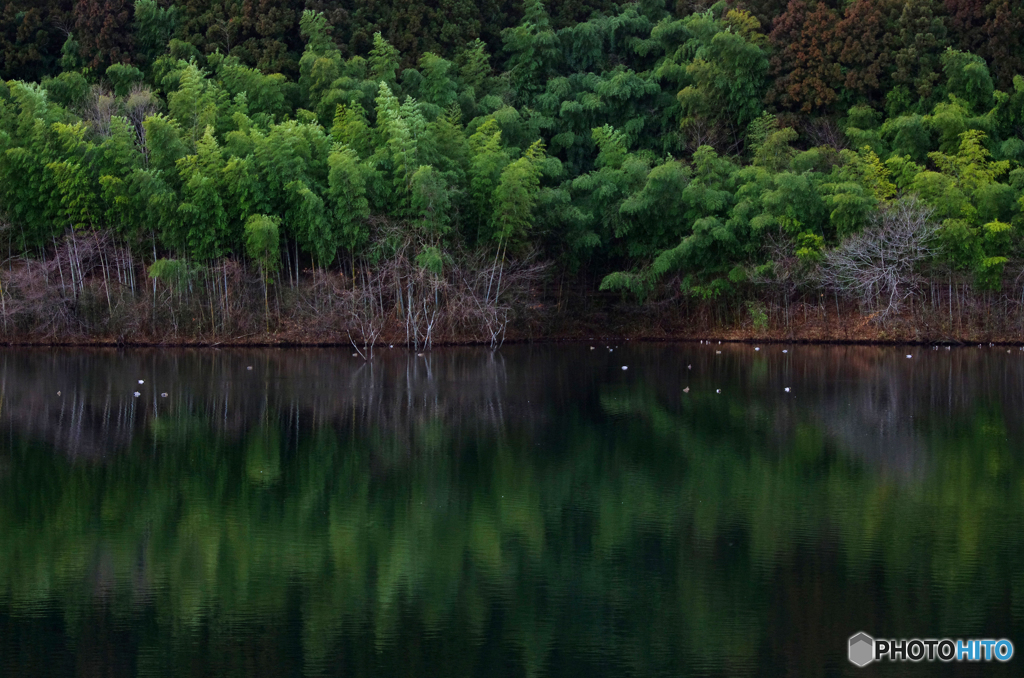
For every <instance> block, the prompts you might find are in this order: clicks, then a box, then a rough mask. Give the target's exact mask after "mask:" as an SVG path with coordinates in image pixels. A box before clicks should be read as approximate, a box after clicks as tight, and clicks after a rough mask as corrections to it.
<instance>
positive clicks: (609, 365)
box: [0, 343, 1024, 676]
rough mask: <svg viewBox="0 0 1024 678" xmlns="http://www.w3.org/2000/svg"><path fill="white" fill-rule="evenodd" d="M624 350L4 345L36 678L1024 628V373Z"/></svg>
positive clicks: (590, 661) (657, 651) (864, 352)
mask: <svg viewBox="0 0 1024 678" xmlns="http://www.w3.org/2000/svg"><path fill="white" fill-rule="evenodd" d="M614 348H615V350H614V352H612V351H608V350H607V349H606V348H604V344H603V343H601V344H599V345H597V348H595V350H593V351H591V350H590V348H589V345H582V346H578V345H570V346H555V347H550V346H548V347H528V346H513V347H506V348H505V349H503V350H502V351H501V352H499V353H491V352H489V351H486V350H482V349H450V350H448V349H446V350H440V351H436V352H434V353H433V354H431V355H429V356H427V357H423V358H420V357H416V356H412V355H409V354H407V353H405V352H403V351H398V350H397V349H393V350H391V351H384V352H382V353H383V354H382V355H380V357H379V359H376V360H375V361H374V362H373V363H372V364H366V363H364V362H363V361H361V360H359V359H358V358H352V357H350V355H349V353H350V352H347V351H344V350H316V351H313V350H282V351H275V350H265V351H228V350H224V351H214V350H191V351H190V350H174V351H166V350H159V351H158V350H138V351H114V350H109V351H108V350H89V351H79V350H75V351H71V350H68V351H40V350H10V351H7V352H5V353H2V354H0V435H2V439H3V441H4V442H3V443H2V444H0V553H3V554H4V557H3V558H2V559H0V657H2V659H0V668H3V669H4V670H3V671H2V672H3V673H4V674H5V675H30V674H39V673H47V672H50V673H54V674H59V675H73V674H79V675H93V674H96V673H111V674H112V675H125V674H138V675H206V674H210V675H221V674H235V673H238V674H239V675H243V674H244V675H300V674H304V675H321V674H338V675H353V674H354V675H393V674H396V673H401V674H403V675H469V674H480V673H483V674H486V675H503V674H509V675H517V676H518V675H524V674H526V675H595V676H599V675H645V676H646V675H676V676H678V675H783V674H795V675H808V676H814V675H825V674H830V675H831V674H835V673H836V672H840V671H845V670H846V669H847V668H848V665H847V664H846V660H845V655H844V654H843V653H844V651H845V639H846V638H847V637H848V636H849V635H850V634H851V633H852V632H854V631H857V630H866V631H868V632H870V633H874V634H876V635H878V636H893V637H900V636H936V635H950V636H953V637H967V636H977V635H988V636H992V637H1003V636H1006V637H1010V638H1011V639H1012V638H1013V637H1014V635H1013V634H1014V632H1015V631H1017V630H1019V629H1021V628H1022V619H1024V602H1022V601H1024V565H1022V564H1021V562H1020V556H1021V553H1022V551H1021V547H1022V545H1024V539H1022V537H1021V536H1020V534H1021V529H1020V528H1021V527H1022V525H1021V522H1022V517H1021V516H1022V515H1024V514H1022V511H1021V509H1022V508H1024V506H1022V504H1024V496H1022V493H1021V488H1022V487H1024V482H1022V481H1024V474H1022V465H1021V445H1020V442H1019V441H1020V440H1021V436H1020V435H1019V434H1020V431H1019V428H1020V426H1021V415H1020V412H1021V411H1022V405H1024V402H1022V400H1024V353H1022V352H1018V351H1014V352H1012V353H1011V354H1007V353H1006V352H1005V349H996V348H993V349H988V348H985V349H974V348H972V349H958V350H953V351H945V350H942V351H932V350H930V349H927V348H915V349H913V350H912V352H911V354H912V355H913V357H912V358H906V354H907V350H906V349H893V348H864V347H811V346H795V347H788V348H787V352H786V353H783V352H782V347H776V346H764V347H762V348H761V350H760V351H757V352H754V351H753V349H752V347H749V346H733V345H722V346H717V345H716V346H713V347H712V346H703V345H693V344H686V345H635V346H631V345H628V344H625V345H622V346H614ZM717 351H721V353H717ZM623 365H627V366H628V367H629V369H628V370H625V371H624V370H622V369H621V367H622V366H623ZM249 367H251V368H252V369H248V368H249ZM140 379H141V380H143V382H144V383H143V384H142V385H139V383H138V381H139V380H140ZM787 387H788V388H790V391H789V392H788V393H787V392H786V391H785V389H786V388H787ZM684 389H689V390H688V391H684ZM58 391H59V392H60V395H58ZM136 391H138V392H139V396H137V397H136V396H135V395H134V393H135V392H136ZM162 393H167V396H166V397H162V396H161V394H162ZM899 668H900V673H901V674H906V673H913V672H914V671H918V672H919V673H922V674H924V673H929V674H930V673H934V672H935V671H936V670H940V671H941V670H946V671H951V672H956V671H964V670H966V669H968V668H971V667H963V666H951V667H937V666H932V665H927V666H924V665H922V666H905V667H899ZM973 668H975V669H977V668H978V667H973ZM982 668H984V669H985V671H986V673H992V672H993V671H996V672H997V671H998V670H1000V669H1002V670H1008V669H1007V667H992V666H985V667H982Z"/></svg>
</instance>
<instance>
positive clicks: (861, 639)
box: [849, 631, 875, 667]
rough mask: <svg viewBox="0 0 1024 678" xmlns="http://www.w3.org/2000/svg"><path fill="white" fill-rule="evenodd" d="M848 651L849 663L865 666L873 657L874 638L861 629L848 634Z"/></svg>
mask: <svg viewBox="0 0 1024 678" xmlns="http://www.w3.org/2000/svg"><path fill="white" fill-rule="evenodd" d="M849 652H850V654H849V657H850V662H851V663H853V664H855V665H857V666H860V667H864V666H867V665H868V664H870V663H871V662H872V661H873V660H874V658H875V639H874V638H872V637H871V636H869V635H868V634H866V633H864V632H863V631H861V632H860V633H858V634H856V635H853V636H850V646H849Z"/></svg>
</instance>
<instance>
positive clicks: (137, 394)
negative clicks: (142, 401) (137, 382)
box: [133, 391, 142, 398]
mask: <svg viewBox="0 0 1024 678" xmlns="http://www.w3.org/2000/svg"><path fill="white" fill-rule="evenodd" d="M133 395H134V396H135V397H136V398H138V397H139V396H140V395H142V394H141V393H139V392H138V391H136V392H135V393H134V394H133Z"/></svg>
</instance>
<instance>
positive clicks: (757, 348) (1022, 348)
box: [57, 339, 1024, 398]
mask: <svg viewBox="0 0 1024 678" xmlns="http://www.w3.org/2000/svg"><path fill="white" fill-rule="evenodd" d="M627 341H628V339H627ZM700 343H701V344H702V345H703V344H706V345H708V346H710V345H711V342H710V341H707V340H703V339H702V340H701V341H700ZM718 343H719V345H720V344H721V343H722V342H721V341H719V342H718ZM993 346H995V344H994V343H989V347H993ZM394 347H395V345H394V344H389V345H388V348H394ZM982 347H983V345H982V344H978V348H982ZM605 348H606V349H608V352H609V353H613V352H614V351H615V347H613V346H607V345H606V346H605ZM931 348H932V350H933V351H938V350H939V349H940V348H941V347H940V346H932V347H931ZM595 349H596V347H595V346H591V347H590V350H591V351H593V350H595ZM945 349H946V350H947V351H948V350H950V347H949V346H946V347H945ZM760 350H761V347H760V346H755V347H754V351H760ZM1018 350H1020V351H1024V346H1019V347H1018ZM782 352H783V353H789V349H786V348H784V349H782ZM1006 352H1007V353H1012V351H1011V350H1010V349H1006ZM721 353H722V352H721V351H720V350H716V351H715V354H716V355H721ZM352 355H353V356H358V355H359V354H358V353H353V354H352ZM425 355H426V354H425V353H417V354H416V356H417V357H419V358H422V357H424V356H425ZM913 357H914V355H913V354H912V353H908V354H907V358H913ZM245 369H246V370H247V371H250V372H251V371H252V365H248V366H247V367H246V368H245ZM628 369H629V366H628V365H623V366H622V370H623V371H626V370H628ZM686 369H688V370H692V369H693V365H687V366H686ZM145 383H146V381H145V380H144V379H139V385H142V384H145ZM782 390H783V391H784V392H786V393H790V387H789V386H786V387H784V388H783V389H782ZM689 392H690V387H689V386H687V387H686V388H684V389H683V393H689ZM721 392H722V389H720V388H716V389H715V393H721ZM60 395H61V392H60V391H57V397H60ZM132 395H133V396H134V397H136V398H138V397H140V396H141V395H142V393H141V392H139V391H135V392H134V393H132ZM160 397H161V398H166V397H167V393H166V392H164V393H161V394H160Z"/></svg>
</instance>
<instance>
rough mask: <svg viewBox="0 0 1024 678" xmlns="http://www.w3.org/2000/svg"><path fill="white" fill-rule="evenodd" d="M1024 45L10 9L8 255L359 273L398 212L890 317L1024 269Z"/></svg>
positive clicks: (753, 14) (950, 11)
mask: <svg viewBox="0 0 1024 678" xmlns="http://www.w3.org/2000/svg"><path fill="white" fill-rule="evenodd" d="M1022 40H1024V4H1021V3H1017V2H1013V1H1011V0H855V1H844V0H817V1H816V0H789V1H788V2H785V1H783V0H733V1H731V2H719V3H716V4H711V3H710V2H701V1H700V0H679V1H678V2H677V3H676V4H675V5H669V4H666V3H665V2H663V1H661V0H647V1H645V2H639V3H621V4H619V3H614V2H611V1H609V0H598V1H594V2H591V1H587V0H573V1H556V0H552V1H551V2H548V3H544V2H542V1H541V0H525V2H522V3H519V2H508V1H507V0H488V1H487V2H481V3H470V2H466V1H464V0H442V1H440V2H422V1H412V2H403V3H383V2H376V1H370V2H360V3H350V2H325V1H323V0H310V1H309V2H307V3H305V4H302V5H299V4H294V3H285V2H281V3H273V2H266V1H261V2H244V3H242V2H239V3H235V2H217V3H207V2H201V1H200V0H186V1H184V2H181V3H175V4H167V3H160V2H157V1H156V0H138V1H137V2H135V3H134V5H131V4H129V3H126V2H122V1H121V0H80V1H79V2H70V1H67V0H65V1H61V2H41V1H39V0H13V1H12V2H7V3H6V4H5V6H4V13H3V17H2V23H0V50H2V52H3V61H2V66H0V68H2V70H0V75H2V76H3V77H4V78H5V79H8V78H9V80H6V82H3V83H0V218H2V220H3V223H4V224H5V225H6V226H7V229H6V232H7V234H8V241H9V243H10V247H11V248H12V253H21V254H25V255H30V256H36V255H41V254H44V252H45V249H46V248H47V247H50V246H54V247H56V242H57V239H58V238H61V237H63V235H64V234H66V233H69V232H70V233H74V232H76V231H78V232H81V231H86V232H96V231H102V232H104V233H109V234H111V235H112V236H113V237H114V238H115V239H118V240H119V241H123V242H124V243H128V244H131V245H132V246H135V247H136V249H137V250H138V251H145V252H151V253H152V257H153V262H152V263H153V265H154V266H155V268H153V267H151V268H150V275H151V276H152V277H157V278H159V277H161V276H162V277H164V278H167V277H169V276H173V275H174V270H175V269H174V262H177V261H185V262H188V261H192V262H196V261H209V260H215V259H218V258H222V257H225V256H230V257H244V258H246V259H247V260H248V261H250V262H252V263H253V265H255V266H258V267H259V269H260V271H261V272H262V275H264V276H266V277H267V278H268V279H269V278H272V277H273V276H274V275H275V273H276V272H277V271H278V270H279V269H280V268H281V265H282V263H281V262H282V259H284V261H289V259H287V256H288V255H289V253H292V254H291V255H290V256H293V257H296V258H297V257H298V256H299V255H300V252H301V254H302V256H303V257H304V261H305V262H306V263H307V264H308V265H310V266H312V267H313V268H314V269H316V268H321V269H322V268H325V267H330V266H340V267H342V269H343V270H355V268H356V266H357V264H356V262H357V261H364V262H371V263H372V262H373V261H374V260H375V258H379V257H381V256H385V255H386V254H387V249H388V247H392V248H393V247H394V242H393V241H394V234H395V233H396V230H395V229H396V228H397V229H398V231H399V232H401V233H404V234H405V235H406V236H407V242H411V243H413V244H412V247H413V249H414V250H415V251H413V252H412V254H411V255H410V256H412V257H413V260H414V261H415V262H416V264H417V265H418V266H420V267H421V268H423V269H424V270H427V271H434V272H436V273H438V274H440V272H441V271H442V270H443V269H444V267H445V266H446V262H447V261H448V260H449V259H450V258H451V257H452V256H454V255H453V253H454V252H457V251H462V252H464V251H470V250H479V251H486V252H490V253H491V255H493V256H494V257H496V258H500V260H501V261H505V259H506V258H508V259H515V258H516V257H523V256H526V255H527V254H531V253H532V254H534V255H537V254H539V256H540V257H541V258H543V259H545V260H549V261H552V262H555V263H556V264H557V265H558V266H559V268H560V270H566V271H569V272H572V273H574V274H585V275H586V276H589V278H590V279H592V280H594V281H595V284H596V283H597V282H599V283H600V286H601V287H602V288H603V289H608V290H620V291H623V292H625V293H628V294H631V295H635V296H636V297H638V298H649V297H650V295H651V294H653V293H655V292H656V291H657V290H659V289H665V285H666V283H667V282H669V281H671V285H669V287H671V289H674V290H676V293H678V292H679V291H680V290H682V292H683V293H686V294H688V295H691V296H695V297H697V298H702V299H712V298H718V297H720V296H722V295H726V296H728V295H736V294H740V295H742V294H744V292H743V290H744V289H749V288H750V285H751V284H753V283H765V284H768V283H771V284H775V285H776V288H777V289H779V290H782V292H785V290H788V289H789V286H791V285H796V284H797V282H795V281H800V280H805V281H807V280H811V281H815V284H818V285H830V286H832V287H834V288H837V289H839V290H842V291H845V292H848V293H850V294H851V295H853V296H858V298H862V299H867V298H871V299H876V300H877V299H879V298H882V297H884V298H886V299H887V300H888V301H887V303H888V308H890V309H893V308H897V307H898V305H899V304H898V302H899V301H900V300H901V299H903V298H904V297H903V296H901V295H905V294H906V290H905V289H904V287H901V285H904V286H905V284H904V283H905V281H904V278H906V277H907V276H908V275H909V274H910V272H911V271H913V272H918V271H921V270H924V269H927V270H928V271H930V274H931V275H932V276H933V278H935V279H943V280H945V279H946V278H947V277H948V278H950V279H952V277H953V276H957V278H958V279H961V280H970V281H971V282H972V284H974V285H976V286H977V287H978V288H979V289H987V290H1000V289H1001V288H1002V287H1003V286H1004V284H1012V283H1007V282H1006V281H1007V280H1010V279H1012V278H1014V277H1015V276H1016V269H1015V268H1014V267H1015V266H1016V264H1015V263H1014V262H1016V261H1018V259H1019V254H1020V252H1021V248H1022V244H1024V243H1022V240H1021V237H1020V226H1021V223H1022V205H1024V202H1022V191H1024V169H1022V167H1021V162H1022V161H1024V45H1022V43H1021V41H1022ZM382 224H386V225H388V227H389V229H390V230H387V229H385V230H386V232H387V233H388V234H390V235H389V237H382V236H381V233H382V232H383V231H382V230H381V229H382ZM901 228H903V229H904V230H903V231H901V230H900V229H901ZM866 232H870V233H876V232H877V233H881V234H882V235H879V236H878V237H877V238H875V240H879V239H881V240H879V242H881V244H880V245H879V244H878V242H874V241H872V239H871V237H867V236H865V233H866ZM908 233H909V234H911V235H912V236H913V237H909V239H908V236H907V234H908ZM389 238H390V239H389ZM887 238H888V239H887ZM894 247H895V248H897V250H898V251H899V252H900V254H899V256H900V257H901V259H900V261H901V262H902V263H901V265H902V266H903V267H904V268H903V269H900V270H895V271H887V272H885V273H884V275H883V274H879V276H880V277H877V279H875V278H870V276H868V277H867V278H866V277H864V275H861V274H862V273H863V271H862V270H860V269H857V268H856V262H857V261H859V259H858V257H862V258H863V257H867V258H868V259H870V258H871V257H872V256H875V255H873V254H870V252H876V251H877V252H881V253H882V254H881V255H879V256H882V257H883V258H884V257H885V256H886V255H885V252H889V251H896V250H892V248H894ZM900 247H902V248H903V249H902V250H900V249H899V248H900ZM908 247H912V248H916V249H914V252H911V253H909V254H908V253H907V248H908ZM858 248H859V249H858ZM872 248H874V249H872ZM879 248H881V249H879ZM886 248H889V249H886ZM863 252H869V254H867V255H863V256H862V254H863ZM496 260H497V259H496ZM851 261H852V262H853V263H852V264H851ZM844 266H845V268H844ZM851 266H852V268H851ZM296 268H299V267H296ZM812 271H813V273H812ZM858 276H860V277H858ZM887 276H888V277H887ZM901 276H903V277H902V278H901ZM868 278H870V279H868ZM782 292H780V293H782ZM488 294H490V292H488Z"/></svg>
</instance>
